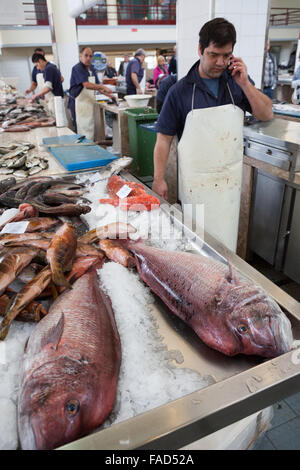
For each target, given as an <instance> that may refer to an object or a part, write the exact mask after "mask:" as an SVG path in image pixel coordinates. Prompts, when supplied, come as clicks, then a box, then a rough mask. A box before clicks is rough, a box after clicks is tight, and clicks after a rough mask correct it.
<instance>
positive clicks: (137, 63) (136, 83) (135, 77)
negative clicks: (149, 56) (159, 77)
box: [126, 49, 146, 95]
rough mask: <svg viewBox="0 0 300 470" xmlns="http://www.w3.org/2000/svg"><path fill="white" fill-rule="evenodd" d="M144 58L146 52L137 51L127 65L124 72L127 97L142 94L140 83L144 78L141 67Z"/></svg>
mask: <svg viewBox="0 0 300 470" xmlns="http://www.w3.org/2000/svg"><path fill="white" fill-rule="evenodd" d="M145 57H146V52H145V51H144V50H143V49H138V50H137V51H136V53H135V54H134V58H133V59H131V61H130V62H129V64H128V67H127V70H126V86H127V95H136V94H138V95H142V94H143V93H144V91H143V88H144V86H143V85H142V83H143V81H144V79H145V77H144V69H143V67H142V65H143V62H144V60H145Z"/></svg>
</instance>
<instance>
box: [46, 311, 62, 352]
mask: <svg viewBox="0 0 300 470" xmlns="http://www.w3.org/2000/svg"><path fill="white" fill-rule="evenodd" d="M64 324H65V316H64V313H63V312H62V313H61V314H60V317H59V319H58V321H57V323H56V324H55V325H53V326H52V327H51V328H50V329H49V330H48V331H47V333H46V335H45V336H44V337H43V338H42V340H41V347H42V348H43V347H45V346H46V345H47V344H52V345H53V346H52V347H53V349H55V351H57V349H58V345H59V342H60V340H61V337H62V334H63V331H64Z"/></svg>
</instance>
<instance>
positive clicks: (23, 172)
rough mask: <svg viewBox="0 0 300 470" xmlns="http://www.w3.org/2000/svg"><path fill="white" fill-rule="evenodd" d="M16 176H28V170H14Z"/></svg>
mask: <svg viewBox="0 0 300 470" xmlns="http://www.w3.org/2000/svg"><path fill="white" fill-rule="evenodd" d="M14 176H17V177H18V178H27V176H28V171H24V170H16V171H14Z"/></svg>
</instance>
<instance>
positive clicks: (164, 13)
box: [117, 0, 176, 25]
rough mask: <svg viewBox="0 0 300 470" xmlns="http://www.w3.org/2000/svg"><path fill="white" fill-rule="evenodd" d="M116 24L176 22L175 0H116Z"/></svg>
mask: <svg viewBox="0 0 300 470" xmlns="http://www.w3.org/2000/svg"><path fill="white" fill-rule="evenodd" d="M117 6H118V24H143V25H144V24H176V0H118V2H117Z"/></svg>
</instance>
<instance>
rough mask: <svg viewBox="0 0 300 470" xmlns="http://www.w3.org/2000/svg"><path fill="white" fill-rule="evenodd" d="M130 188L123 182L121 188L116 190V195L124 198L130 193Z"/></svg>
mask: <svg viewBox="0 0 300 470" xmlns="http://www.w3.org/2000/svg"><path fill="white" fill-rule="evenodd" d="M131 191H132V189H131V188H130V187H129V186H127V184H124V186H122V188H121V189H120V190H119V191H118V192H117V196H119V198H120V199H125V197H127V196H129V194H130V193H131Z"/></svg>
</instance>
